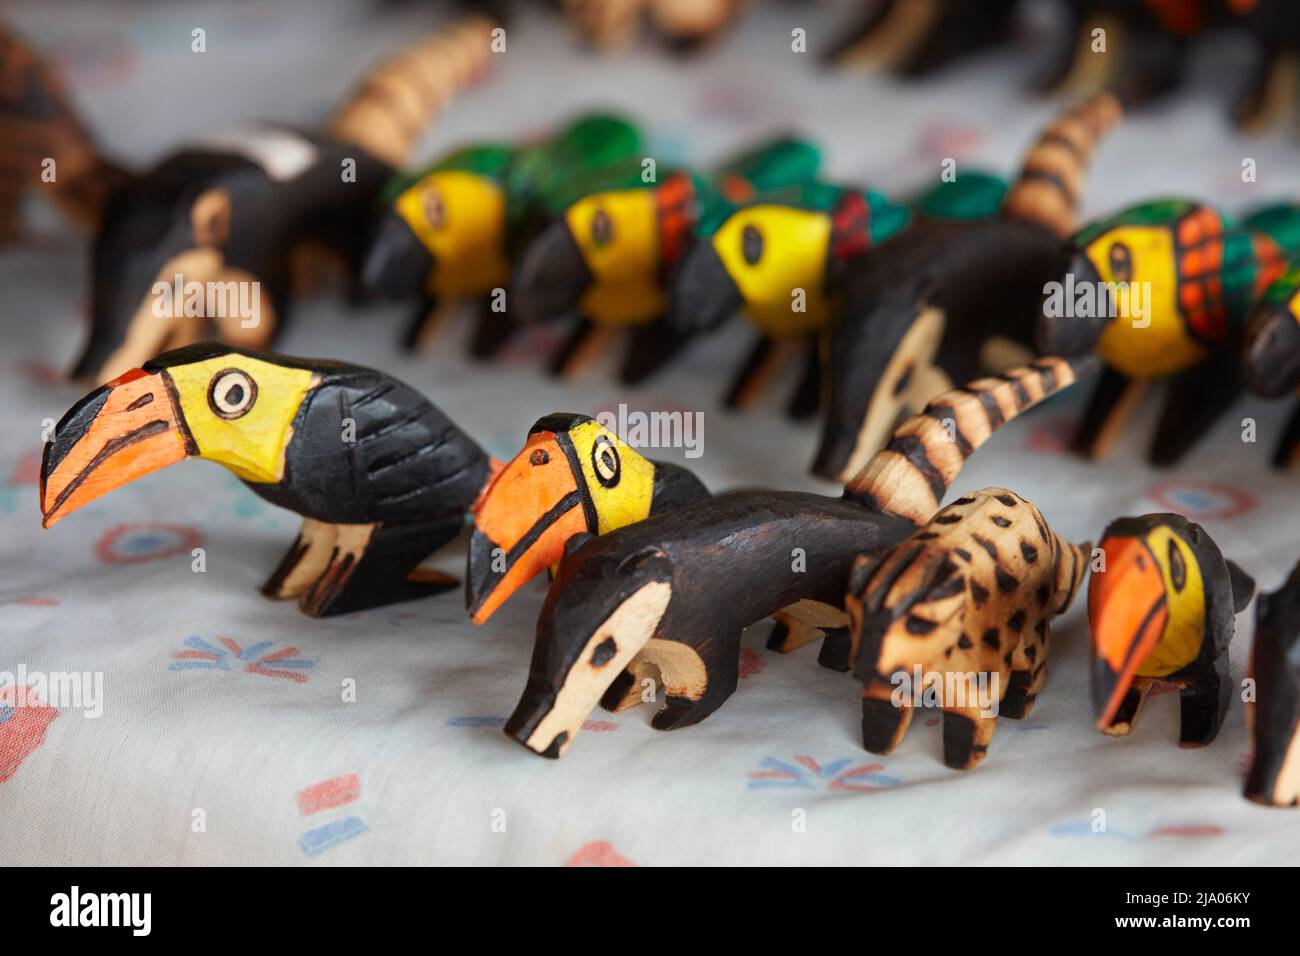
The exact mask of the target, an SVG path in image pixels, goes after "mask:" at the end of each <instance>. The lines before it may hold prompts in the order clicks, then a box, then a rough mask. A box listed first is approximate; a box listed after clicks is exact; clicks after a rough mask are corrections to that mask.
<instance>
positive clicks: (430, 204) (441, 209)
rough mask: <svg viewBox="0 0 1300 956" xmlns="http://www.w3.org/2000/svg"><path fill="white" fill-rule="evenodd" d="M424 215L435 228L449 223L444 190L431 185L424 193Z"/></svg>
mask: <svg viewBox="0 0 1300 956" xmlns="http://www.w3.org/2000/svg"><path fill="white" fill-rule="evenodd" d="M424 217H425V218H426V219H428V220H429V225H430V226H432V227H433V228H434V229H441V228H442V227H443V226H445V225H447V204H446V203H445V202H443V199H442V190H440V189H438V188H437V187H432V186H431V187H430V188H429V189H428V190H426V191H425V194H424Z"/></svg>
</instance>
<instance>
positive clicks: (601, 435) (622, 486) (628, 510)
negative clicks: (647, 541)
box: [568, 421, 654, 534]
mask: <svg viewBox="0 0 1300 956" xmlns="http://www.w3.org/2000/svg"><path fill="white" fill-rule="evenodd" d="M568 434H569V438H570V440H571V441H572V442H573V449H574V451H575V452H576V453H577V456H578V462H579V464H580V465H581V466H582V477H583V479H584V481H585V484H586V486H587V490H588V493H589V494H590V495H591V501H592V504H593V505H595V508H596V516H597V518H598V520H599V523H600V527H599V528H598V529H597V531H596V533H597V534H607V533H608V532H610V531H613V530H614V529H616V528H622V527H624V526H625V525H629V524H633V523H635V522H637V521H641V520H643V519H644V518H646V517H647V516H648V515H649V514H650V500H651V498H652V497H653V496H654V465H653V464H652V463H651V462H650V461H648V460H647V459H646V458H644V457H643V456H642V455H641V454H640V453H639V452H637V451H636V450H635V449H634V448H632V447H631V446H630V445H628V444H626V443H625V442H623V441H622V440H621V439H619V437H618V436H617V435H615V434H614V433H613V432H611V431H610V430H609V429H607V428H605V426H603V425H601V424H600V423H599V422H597V421H589V422H583V423H582V424H580V425H577V426H575V427H573V428H571V429H569V433H568Z"/></svg>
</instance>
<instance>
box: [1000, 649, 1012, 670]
mask: <svg viewBox="0 0 1300 956" xmlns="http://www.w3.org/2000/svg"><path fill="white" fill-rule="evenodd" d="M1002 663H1003V664H1006V665H1007V667H1010V666H1011V652H1010V651H1007V652H1006V653H1005V654H1003V655H1002Z"/></svg>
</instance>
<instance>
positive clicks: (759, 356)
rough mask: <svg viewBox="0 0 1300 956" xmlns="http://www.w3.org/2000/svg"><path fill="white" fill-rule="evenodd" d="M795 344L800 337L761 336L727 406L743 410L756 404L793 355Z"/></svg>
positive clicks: (736, 379) (731, 393)
mask: <svg viewBox="0 0 1300 956" xmlns="http://www.w3.org/2000/svg"><path fill="white" fill-rule="evenodd" d="M793 345H797V340H792V339H781V340H777V339H770V338H768V337H766V336H764V337H763V338H761V339H759V340H758V342H756V343H755V344H754V347H753V349H752V350H751V351H750V353H749V356H748V357H747V358H746V359H745V364H744V365H742V366H741V367H740V371H739V372H738V373H737V374H736V377H735V379H734V380H733V382H732V384H731V388H730V389H729V390H728V391H727V397H726V406H727V407H728V408H735V409H739V410H741V411H744V410H745V409H747V408H749V407H750V406H751V405H753V404H754V402H755V401H757V400H758V397H759V396H760V395H761V394H762V393H763V388H764V386H765V385H766V384H767V383H768V382H769V381H771V379H772V378H773V377H774V376H775V375H776V374H777V373H778V372H779V371H780V369H781V366H782V365H784V364H785V361H786V359H788V358H789V357H790V352H791V347H792V346H793Z"/></svg>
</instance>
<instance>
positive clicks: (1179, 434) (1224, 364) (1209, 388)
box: [1150, 355, 1242, 465]
mask: <svg viewBox="0 0 1300 956" xmlns="http://www.w3.org/2000/svg"><path fill="white" fill-rule="evenodd" d="M1237 362H1238V360H1237V358H1236V356H1235V355H1234V356H1233V357H1232V358H1231V359H1229V358H1228V357H1227V356H1224V357H1222V358H1217V359H1214V360H1213V361H1209V362H1202V363H1201V364H1200V365H1195V366H1193V367H1192V368H1189V369H1187V370H1186V371H1185V372H1182V373H1180V374H1179V375H1177V376H1176V377H1175V378H1174V380H1173V381H1172V382H1171V383H1170V385H1169V394H1168V397H1167V398H1166V399H1165V408H1164V411H1163V412H1162V413H1161V415H1160V423H1159V424H1158V425H1157V426H1156V435H1155V439H1154V440H1153V441H1152V443H1151V455H1150V458H1151V463H1152V464H1153V465H1173V464H1176V463H1177V462H1178V460H1179V459H1180V458H1182V457H1183V455H1185V454H1187V452H1188V451H1190V450H1191V447H1192V446H1193V445H1194V444H1196V442H1197V441H1199V440H1200V439H1201V437H1202V436H1204V435H1205V433H1206V432H1207V431H1209V430H1210V427H1211V426H1212V425H1213V424H1214V422H1215V419H1217V418H1218V417H1219V416H1220V415H1222V414H1223V413H1224V412H1225V411H1227V410H1228V406H1230V405H1231V404H1232V403H1233V402H1235V401H1236V400H1237V397H1238V396H1239V395H1241V385H1242V383H1241V374H1240V372H1239V371H1238V364H1237Z"/></svg>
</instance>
